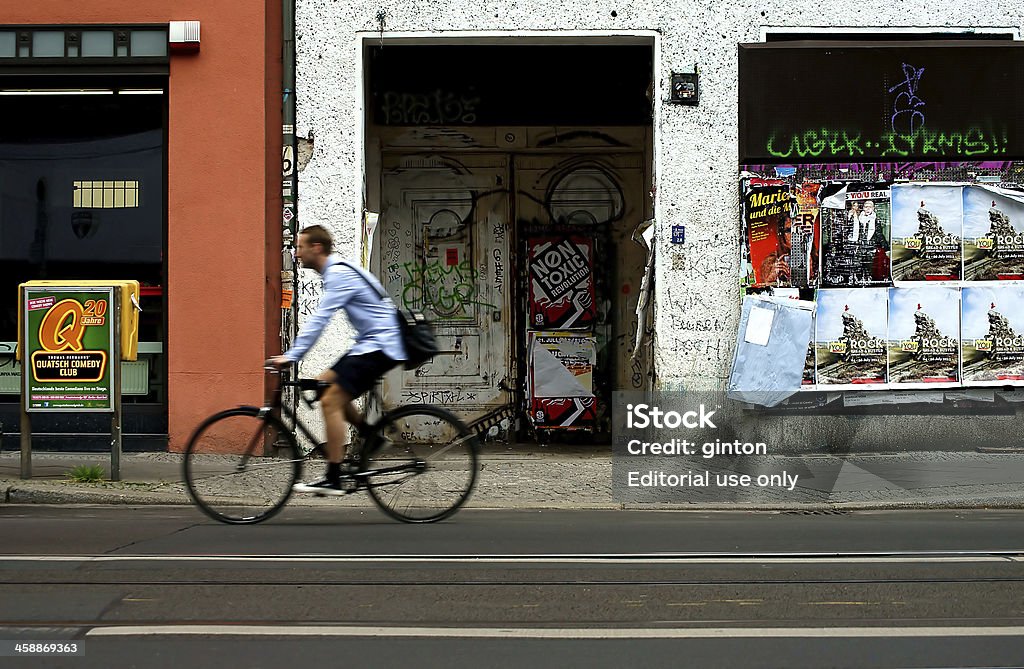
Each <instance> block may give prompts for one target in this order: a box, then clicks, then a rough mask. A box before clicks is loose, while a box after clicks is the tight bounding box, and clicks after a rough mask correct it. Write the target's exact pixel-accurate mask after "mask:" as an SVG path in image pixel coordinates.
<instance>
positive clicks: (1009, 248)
mask: <svg viewBox="0 0 1024 669" xmlns="http://www.w3.org/2000/svg"><path fill="white" fill-rule="evenodd" d="M964 279H965V280H966V281H1008V280H1021V279H1024V193H1020V192H1018V191H1009V190H1005V189H1002V188H995V187H991V186H967V187H965V188H964Z"/></svg>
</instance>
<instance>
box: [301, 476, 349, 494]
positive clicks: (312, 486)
mask: <svg viewBox="0 0 1024 669" xmlns="http://www.w3.org/2000/svg"><path fill="white" fill-rule="evenodd" d="M292 491H294V492H310V493H313V494H314V495H344V494H345V491H344V490H342V488H341V481H329V480H327V479H323V480H320V481H315V482H313V483H296V484H295V485H293V486H292Z"/></svg>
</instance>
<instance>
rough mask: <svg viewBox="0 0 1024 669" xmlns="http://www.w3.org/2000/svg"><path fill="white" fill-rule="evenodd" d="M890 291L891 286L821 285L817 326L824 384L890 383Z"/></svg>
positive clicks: (819, 370)
mask: <svg viewBox="0 0 1024 669" xmlns="http://www.w3.org/2000/svg"><path fill="white" fill-rule="evenodd" d="M888 297H889V291H888V290H887V289H885V288H860V289H857V288H842V289H833V290H819V291H818V312H817V315H816V316H815V332H814V350H815V367H816V374H815V376H816V378H817V382H818V386H848V387H850V388H864V387H883V386H885V384H886V382H887V380H888V356H887V355H886V345H885V338H886V331H887V322H888V316H889V308H888Z"/></svg>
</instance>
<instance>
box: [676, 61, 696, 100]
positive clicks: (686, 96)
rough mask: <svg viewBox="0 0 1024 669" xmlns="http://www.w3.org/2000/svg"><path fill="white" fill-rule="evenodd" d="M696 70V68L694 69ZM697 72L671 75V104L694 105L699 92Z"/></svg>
mask: <svg viewBox="0 0 1024 669" xmlns="http://www.w3.org/2000/svg"><path fill="white" fill-rule="evenodd" d="M694 69H695V70H696V68H694ZM697 83H698V82H697V72H696V71H694V72H673V73H672V97H671V100H672V102H674V103H676V104H683V105H696V104H697V100H698V97H699V93H700V90H699V89H698V87H697Z"/></svg>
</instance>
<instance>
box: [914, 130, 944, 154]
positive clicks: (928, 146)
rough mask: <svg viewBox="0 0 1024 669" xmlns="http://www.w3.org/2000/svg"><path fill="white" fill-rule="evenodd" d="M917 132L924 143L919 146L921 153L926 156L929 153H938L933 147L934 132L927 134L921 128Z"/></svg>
mask: <svg viewBox="0 0 1024 669" xmlns="http://www.w3.org/2000/svg"><path fill="white" fill-rule="evenodd" d="M917 132H918V133H919V134H920V135H921V137H923V138H924V143H923V144H922V145H921V153H923V154H924V155H926V156H927V155H928V154H930V153H939V150H938V149H937V148H936V146H935V140H936V135H935V133H934V132H928V131H927V130H924V129H923V128H922V129H921V130H918V131H917Z"/></svg>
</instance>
